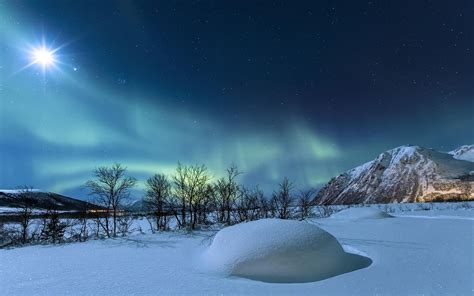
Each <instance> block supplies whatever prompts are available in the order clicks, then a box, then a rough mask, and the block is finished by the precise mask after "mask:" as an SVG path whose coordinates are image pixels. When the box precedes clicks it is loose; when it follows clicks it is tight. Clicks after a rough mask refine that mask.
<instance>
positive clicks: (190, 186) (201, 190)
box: [173, 163, 211, 229]
mask: <svg viewBox="0 0 474 296" xmlns="http://www.w3.org/2000/svg"><path fill="white" fill-rule="evenodd" d="M210 179H211V177H210V175H209V174H208V172H207V168H206V166H204V165H193V166H185V165H182V164H181V163H178V167H177V168H176V173H175V175H174V176H173V183H174V185H175V186H174V196H175V197H176V199H175V200H176V202H175V203H173V204H177V206H178V207H179V208H180V211H181V219H179V218H178V215H177V214H175V216H176V218H177V220H178V224H179V226H181V227H183V226H186V225H189V226H191V228H192V229H195V227H196V224H197V222H198V212H199V209H200V208H201V207H202V204H203V202H204V201H205V199H206V198H207V197H208V194H207V184H208V182H209V180H210ZM187 210H189V217H188V219H187V218H186V211H187ZM176 212H177V211H175V213H176Z"/></svg>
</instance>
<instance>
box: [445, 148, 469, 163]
mask: <svg viewBox="0 0 474 296" xmlns="http://www.w3.org/2000/svg"><path fill="white" fill-rule="evenodd" d="M449 154H451V155H452V156H453V157H454V158H456V159H460V160H467V161H471V162H474V145H464V146H461V147H459V148H457V149H454V150H453V151H451V152H449Z"/></svg>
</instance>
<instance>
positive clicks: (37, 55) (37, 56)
mask: <svg viewBox="0 0 474 296" xmlns="http://www.w3.org/2000/svg"><path fill="white" fill-rule="evenodd" d="M54 61H55V60H54V54H53V52H52V51H49V50H48V49H47V48H45V47H42V48H37V49H35V50H34V51H33V62H34V63H35V64H40V65H42V66H43V67H47V66H50V65H52V64H54Z"/></svg>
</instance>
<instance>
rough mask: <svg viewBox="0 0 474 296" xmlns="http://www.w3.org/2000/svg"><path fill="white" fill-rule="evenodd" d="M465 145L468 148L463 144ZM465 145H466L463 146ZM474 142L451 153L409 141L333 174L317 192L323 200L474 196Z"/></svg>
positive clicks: (321, 200)
mask: <svg viewBox="0 0 474 296" xmlns="http://www.w3.org/2000/svg"><path fill="white" fill-rule="evenodd" d="M463 147H464V148H463ZM461 148H463V149H461ZM471 150H472V145H465V146H461V147H460V148H458V149H455V150H453V151H452V152H449V153H444V152H439V151H436V150H434V149H428V148H423V147H420V146H412V145H405V146H400V147H397V148H394V149H390V150H387V151H385V152H383V153H381V154H380V155H379V156H378V157H377V158H375V159H374V160H372V161H369V162H366V163H364V164H362V165H360V166H358V167H355V168H353V169H351V170H348V171H346V172H344V173H342V174H341V175H339V176H337V177H334V178H332V179H331V180H330V181H329V182H328V183H327V184H326V185H325V186H324V187H323V188H321V190H320V191H319V192H318V194H317V195H316V201H317V202H318V203H320V204H349V203H391V202H425V201H454V200H472V199H474V162H471V161H468V160H464V159H462V158H466V155H468V154H466V153H470V151H471Z"/></svg>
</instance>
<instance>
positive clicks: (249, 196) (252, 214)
mask: <svg viewBox="0 0 474 296" xmlns="http://www.w3.org/2000/svg"><path fill="white" fill-rule="evenodd" d="M263 199H264V197H263V192H262V191H261V190H260V189H259V188H258V186H257V187H255V189H252V190H251V189H247V188H244V187H242V189H241V190H240V194H239V198H238V199H237V201H236V203H235V204H236V206H235V207H236V211H237V220H238V222H243V221H253V220H257V219H258V218H260V215H261V210H262V209H261V204H260V201H261V200H263Z"/></svg>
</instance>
